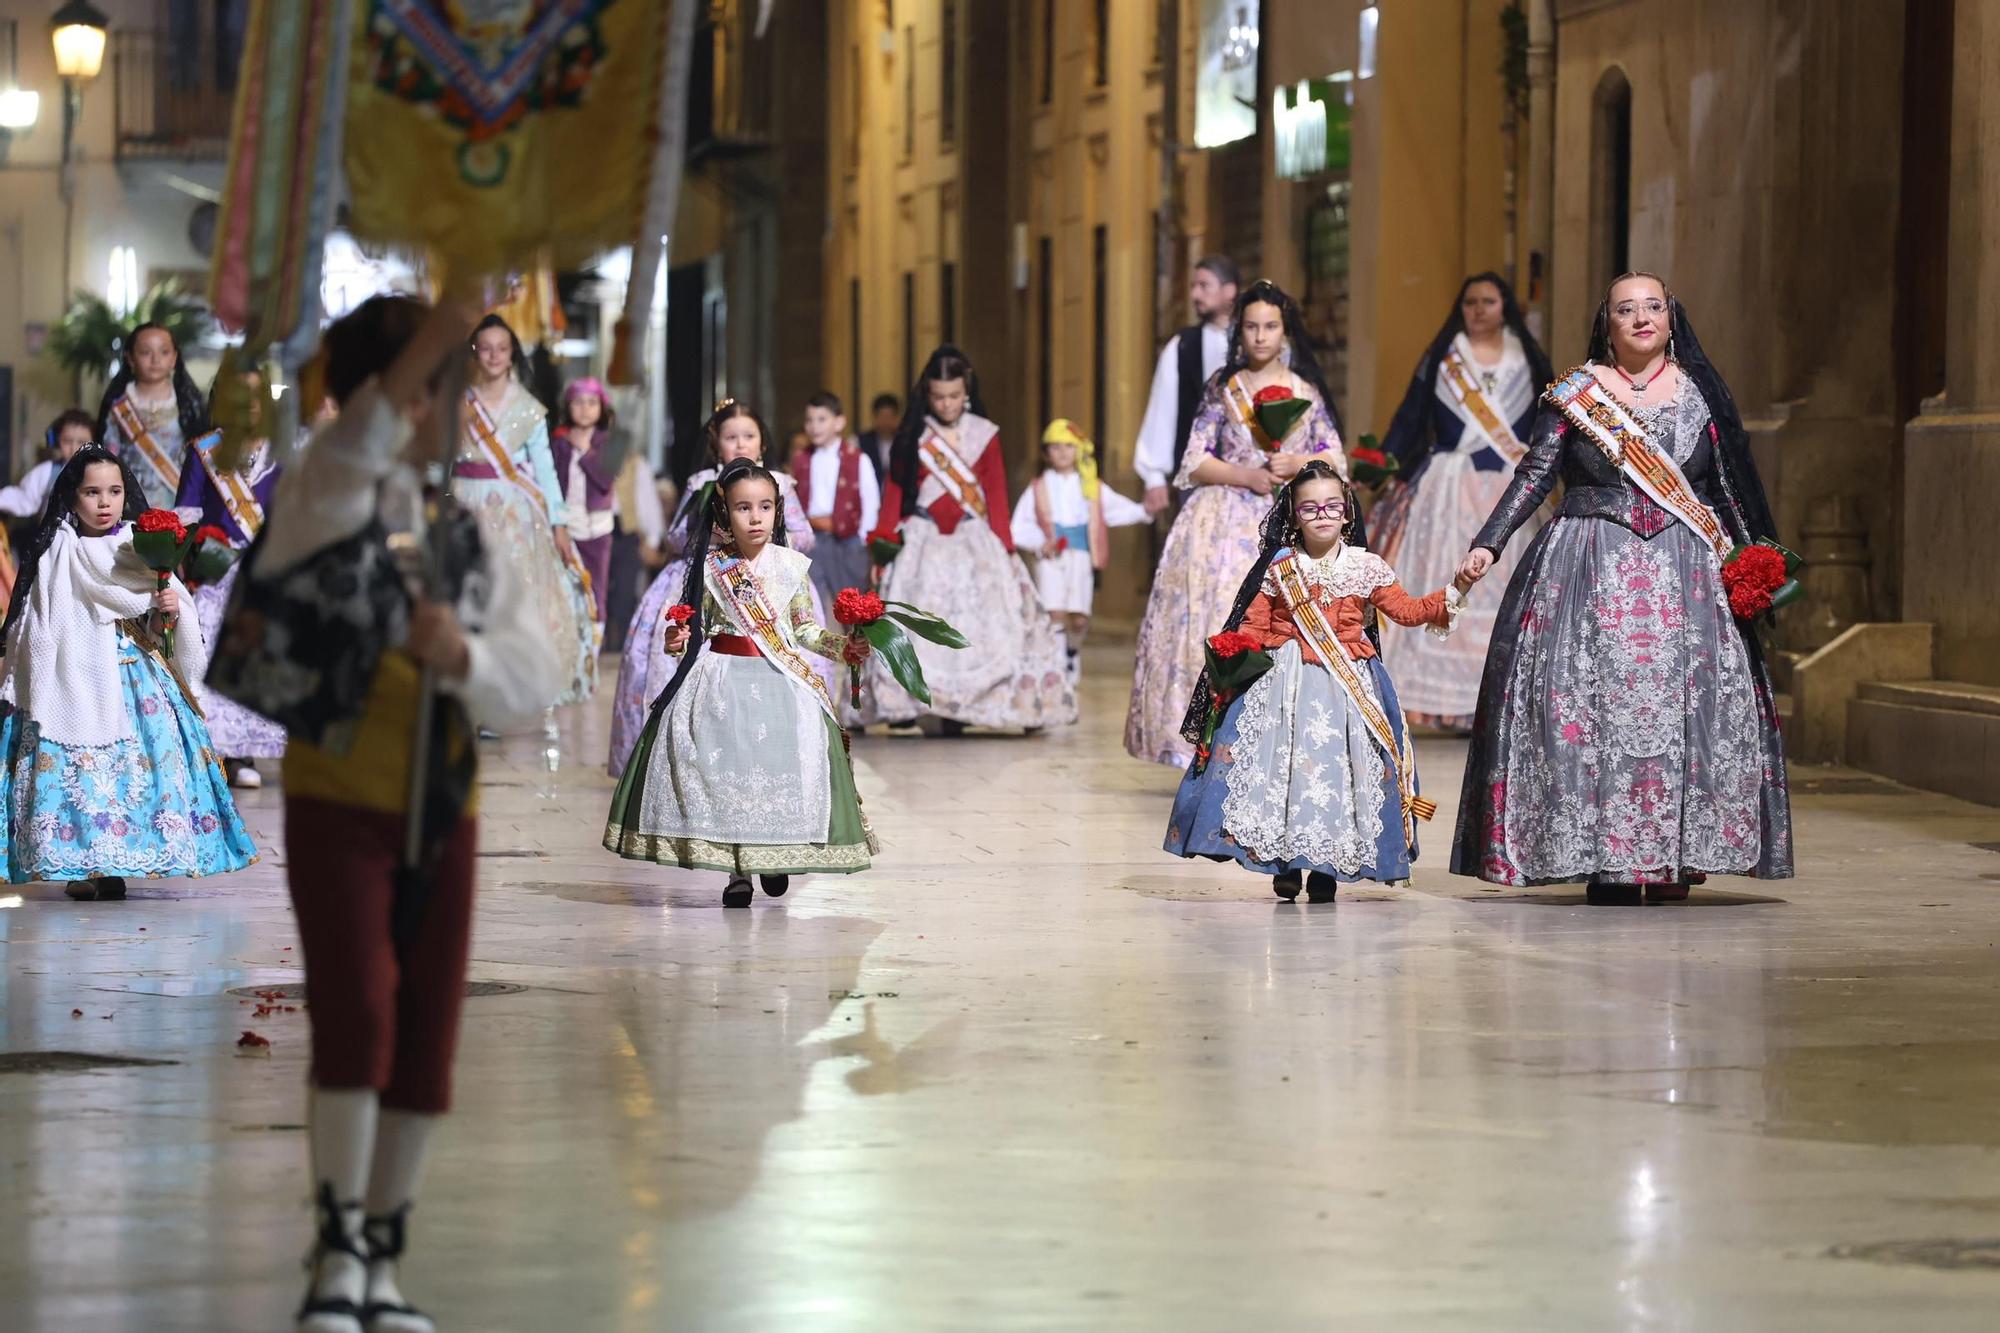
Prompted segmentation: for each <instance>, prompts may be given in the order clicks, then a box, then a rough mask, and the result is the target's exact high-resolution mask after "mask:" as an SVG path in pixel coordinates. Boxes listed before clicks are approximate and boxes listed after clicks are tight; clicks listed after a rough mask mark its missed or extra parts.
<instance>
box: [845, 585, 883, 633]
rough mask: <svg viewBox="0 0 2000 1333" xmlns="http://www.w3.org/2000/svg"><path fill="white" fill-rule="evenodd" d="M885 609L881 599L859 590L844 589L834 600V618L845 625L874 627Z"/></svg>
mask: <svg viewBox="0 0 2000 1333" xmlns="http://www.w3.org/2000/svg"><path fill="white" fill-rule="evenodd" d="M885 609H886V608H885V607H883V605H882V599H881V598H880V597H877V596H876V595H875V594H874V593H872V592H863V591H862V590H861V589H859V588H842V589H841V590H840V593H839V595H838V596H836V597H835V598H834V599H833V618H834V619H835V620H837V621H839V622H840V623H841V624H843V625H872V624H874V623H875V622H876V621H878V620H880V619H881V618H882V615H883V612H884V610H885Z"/></svg>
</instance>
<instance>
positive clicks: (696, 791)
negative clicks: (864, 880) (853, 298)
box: [604, 459, 876, 907]
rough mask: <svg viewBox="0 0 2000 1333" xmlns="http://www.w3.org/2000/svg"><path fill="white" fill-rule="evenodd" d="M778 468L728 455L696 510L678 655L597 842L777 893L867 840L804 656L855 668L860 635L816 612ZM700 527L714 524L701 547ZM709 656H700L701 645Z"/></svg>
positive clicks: (730, 895) (843, 865) (676, 626)
mask: <svg viewBox="0 0 2000 1333" xmlns="http://www.w3.org/2000/svg"><path fill="white" fill-rule="evenodd" d="M781 495H782V492H781V490H780V487H779V482H778V478H777V477H776V476H775V475H773V474H772V473H771V472H770V471H769V470H768V469H766V468H765V467H763V466H762V465H761V464H758V463H753V462H751V461H749V460H748V459H738V460H736V461H735V462H732V463H730V464H729V465H728V466H726V467H724V468H723V470H722V473H721V475H720V476H719V477H718V478H717V479H716V482H715V485H714V487H713V488H712V489H711V490H710V491H709V492H708V498H707V500H706V501H705V502H704V504H705V508H704V509H703V510H702V511H700V512H699V513H698V515H697V517H698V519H699V520H700V521H699V522H697V523H696V525H695V527H694V530H693V531H694V541H693V546H692V548H691V550H690V551H689V564H688V572H687V582H686V584H685V585H684V590H683V592H682V596H681V601H680V603H678V604H676V605H674V606H671V607H669V608H667V609H666V611H665V613H664V623H665V625H666V629H665V632H664V635H663V643H664V647H665V650H666V652H667V653H668V654H669V655H670V656H671V657H673V658H675V659H677V662H676V667H675V670H674V675H673V679H672V680H671V681H669V682H668V683H667V685H666V688H665V689H663V690H662V691H661V692H660V696H659V698H658V699H657V700H655V701H654V703H653V705H652V711H651V715H650V716H649V717H648V719H647V721H646V727H645V730H644V731H643V732H642V733H641V734H640V736H639V739H638V744H637V746H636V747H635V749H634V750H633V754H632V759H631V762H630V763H629V764H627V765H626V768H625V772H624V775H623V776H622V777H621V778H620V779H619V783H618V790H617V792H616V794H615V795H614V796H613V797H612V800H611V817H610V821H609V823H608V825H607V826H606V828H605V831H604V846H605V848H606V850H608V851H612V852H616V853H617V854H618V855H620V856H623V857H626V858H628V859H630V860H635V861H654V862H658V863H659V864H662V865H677V866H681V867H683V868H684V869H690V870H719V871H721V872H723V873H724V874H726V875H727V876H728V877H729V882H728V886H727V887H726V888H725V889H724V890H723V894H722V905H723V906H724V907H748V906H749V905H750V901H751V898H752V896H753V894H752V891H751V886H750V877H751V876H752V875H756V876H758V877H759V878H760V879H761V880H762V882H763V887H764V892H765V893H767V894H769V895H771V896H772V897H774V898H776V897H781V896H783V894H784V893H785V891H786V890H787V889H788V888H789V887H790V877H791V876H792V875H797V874H811V873H820V874H852V873H854V872H855V871H858V870H866V869H867V868H868V860H869V855H870V854H871V853H872V852H874V851H875V850H876V844H875V838H874V835H873V834H872V833H871V832H870V831H869V828H868V825H867V822H866V820H864V819H863V818H862V814H861V803H860V800H859V798H858V797H857V796H856V794H855V789H854V772H853V769H852V767H851V766H850V765H849V763H848V758H847V748H846V744H845V741H844V738H843V736H842V734H841V730H840V726H839V723H838V722H837V720H836V718H837V713H836V709H835V703H834V699H833V697H832V695H831V693H830V692H829V690H828V689H827V686H826V682H825V681H824V680H823V679H822V678H821V676H820V675H819V674H818V673H817V672H816V671H815V670H814V668H813V665H812V663H811V659H810V658H809V657H808V656H807V654H809V653H810V654H817V655H818V656H820V657H822V658H825V659H827V660H829V661H839V662H845V663H847V664H848V665H849V666H850V667H853V666H858V665H859V664H860V663H861V662H862V661H864V660H865V659H866V658H867V656H868V653H869V646H868V642H867V640H866V639H864V638H862V637H861V636H860V635H854V636H852V637H850V636H847V635H842V634H836V633H834V632H832V631H830V630H828V629H826V628H825V627H824V626H822V625H821V624H820V623H819V621H818V620H817V619H816V618H815V616H814V613H813V603H812V593H811V587H812V584H811V576H810V571H811V566H812V562H811V561H810V560H809V559H807V558H806V557H805V556H803V555H800V554H799V553H798V552H796V551H793V550H790V549H788V548H787V547H786V546H785V545H784V537H785V518H784V506H783V501H782V499H781V498H780V497H781ZM711 529H714V530H715V531H716V532H718V533H721V534H725V535H724V536H723V537H722V540H720V541H719V542H717V543H715V544H714V545H713V546H711ZM704 650H706V651H704Z"/></svg>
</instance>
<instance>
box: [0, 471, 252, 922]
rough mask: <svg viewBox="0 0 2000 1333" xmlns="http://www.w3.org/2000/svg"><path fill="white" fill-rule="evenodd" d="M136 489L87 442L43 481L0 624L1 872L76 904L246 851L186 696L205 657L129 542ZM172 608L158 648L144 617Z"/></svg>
mask: <svg viewBox="0 0 2000 1333" xmlns="http://www.w3.org/2000/svg"><path fill="white" fill-rule="evenodd" d="M144 507H145V502H144V498H143V497H142V496H141V494H140V492H139V488H138V486H137V484H136V483H135V482H134V481H133V479H132V472H131V469H130V468H129V467H128V466H126V464H125V462H124V461H123V460H122V459H121V458H120V457H119V456H118V455H117V454H114V453H112V452H111V451H110V450H109V449H106V448H104V447H103V446H102V445H98V444H91V445H86V446H85V447H84V448H82V449H80V450H78V451H77V453H76V455H75V456H74V457H72V458H71V459H70V460H69V462H68V463H67V464H65V465H64V467H63V470H62V472H61V473H60V474H59V475H58V476H57V477H56V481H55V485H54V486H53V487H52V488H51V489H50V493H49V502H48V507H47V508H46V509H45V510H44V511H43V514H42V519H41V523H40V524H39V526H38V527H37V528H36V530H35V536H34V540H33V541H32V542H31V543H30V544H29V546H28V549H27V550H26V551H25V552H23V554H22V558H21V570H20V578H19V580H18V582H17V583H16V584H15V587H14V598H13V601H12V603H11V604H10V605H9V606H8V608H7V620H6V627H5V630H4V632H0V651H3V652H4V653H5V658H4V661H0V702H4V703H6V704H8V705H10V708H9V711H8V713H7V716H6V718H5V720H4V721H0V761H4V767H3V768H0V811H4V820H3V821H0V851H4V854H5V857H6V870H7V877H8V879H9V880H11V881H12V882H14V883H16V884H25V883H29V882H32V881H36V880H54V881H61V882H63V883H64V884H65V892H67V893H68V894H69V896H70V897H72V898H75V899H78V900H80V901H85V902H88V901H91V900H93V899H96V900H103V899H118V898H123V897H124V896H125V881H126V879H127V878H133V879H168V878H175V877H181V876H188V877H193V876H200V875H219V874H223V873H225V872H228V871H231V870H241V869H242V868H243V867H245V866H247V865H249V864H250V863H251V861H253V860H255V859H256V848H255V847H253V846H252V845H251V842H250V835H249V834H248V832H246V831H245V830H244V827H243V821H242V820H241V819H239V818H238V817H237V814H236V806H235V803H234V802H233V801H232V800H231V799H230V796H229V783H228V780H227V779H226V778H225V777H224V776H223V772H222V765H221V763H220V762H219V761H218V760H217V758H216V755H215V752H214V748H213V746H212V745H211V744H210V742H209V736H208V727H207V726H206V725H205V724H204V723H203V721H202V718H201V714H200V712H199V711H198V710H197V709H196V707H195V706H194V704H193V703H192V702H191V697H192V696H191V692H190V688H189V686H190V683H191V682H193V681H197V680H200V679H201V678H202V672H203V671H204V670H205V669H206V667H207V664H208V650H207V645H206V644H205V643H204V642H203V640H202V634H201V624H200V621H199V620H198V619H197V618H196V617H195V615H194V614H193V612H194V602H193V599H192V598H190V597H189V596H188V592H187V589H185V588H183V587H182V586H181V584H180V581H179V580H178V579H172V580H169V582H168V583H167V585H166V586H165V587H161V586H160V583H159V578H158V576H157V575H156V574H154V572H153V571H152V570H151V569H149V568H147V567H146V565H145V563H144V562H143V561H141V560H140V559H139V558H138V556H137V554H136V553H135V552H134V551H133V550H132V527H131V524H132V521H133V520H135V519H136V518H137V517H138V516H139V514H140V512H141V511H142V510H143V509H144ZM169 616H177V617H178V618H177V622H176V626H175V630H174V634H173V650H172V654H171V656H169V655H168V653H167V651H166V649H165V647H164V645H163V641H162V640H163V636H162V634H161V632H160V629H159V625H160V619H161V618H162V617H169Z"/></svg>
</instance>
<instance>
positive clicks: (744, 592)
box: [703, 551, 840, 724]
mask: <svg viewBox="0 0 2000 1333" xmlns="http://www.w3.org/2000/svg"><path fill="white" fill-rule="evenodd" d="M703 581H704V583H706V585H707V587H708V592H709V595H710V596H711V597H713V598H715V600H716V601H718V602H720V603H721V604H722V605H723V606H724V607H725V608H726V609H727V610H728V612H729V618H730V619H731V620H732V621H734V622H735V624H736V626H737V628H739V629H741V630H742V631H743V632H744V633H745V634H746V635H747V636H748V637H750V638H752V639H755V640H756V641H757V646H758V647H759V648H761V649H762V650H763V653H764V656H765V657H766V658H768V659H769V660H770V662H771V664H772V665H773V666H775V667H777V668H778V670H780V671H782V672H784V673H785V674H786V675H788V676H790V677H791V678H792V679H793V680H796V681H797V682H798V683H799V684H801V685H803V686H805V687H806V689H807V690H809V691H811V693H812V697H813V698H814V700H816V701H817V702H818V704H819V706H820V707H821V708H823V709H825V710H826V715H827V716H828V717H830V718H832V719H833V720H834V722H835V723H836V724H837V723H838V722H839V721H840V717H839V715H838V714H837V713H835V712H834V710H833V700H832V699H831V698H829V697H828V696H827V692H826V682H825V681H823V680H821V679H820V678H819V673H818V672H816V671H814V670H813V668H812V663H810V662H808V661H807V660H806V655H805V652H804V651H803V650H802V649H800V648H799V647H798V645H797V644H794V643H793V642H792V641H791V640H790V639H788V638H786V637H785V632H784V630H783V629H782V628H780V626H779V620H778V614H779V613H778V611H777V609H776V608H775V607H773V606H772V605H771V599H770V596H769V595H768V594H767V593H766V592H765V590H764V583H763V580H761V579H759V578H758V577H757V573H756V571H755V570H753V569H751V568H750V566H749V565H748V564H747V563H746V562H745V561H743V560H741V559H739V558H738V557H736V556H733V555H728V554H726V553H724V552H722V551H710V552H709V553H708V572H707V574H706V575H705V576H704V579H703Z"/></svg>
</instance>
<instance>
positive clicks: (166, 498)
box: [97, 324, 208, 507]
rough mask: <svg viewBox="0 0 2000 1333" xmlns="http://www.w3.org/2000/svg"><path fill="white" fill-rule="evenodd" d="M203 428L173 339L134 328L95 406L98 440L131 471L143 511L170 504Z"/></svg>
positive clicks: (149, 327) (197, 393) (157, 330)
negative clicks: (185, 460) (188, 454)
mask: <svg viewBox="0 0 2000 1333" xmlns="http://www.w3.org/2000/svg"><path fill="white" fill-rule="evenodd" d="M207 430H208V404H207V403H206V402H205V401H203V399H202V396H201V390H199V389H197V388H195V387H194V377H193V376H192V375H189V374H188V369H187V365H186V364H185V363H184V362H183V361H182V360H181V348H180V344H179V343H177V342H175V341H174V335H173V334H171V333H169V332H168V331H167V330H166V329H164V328H162V327H161V326H160V325H158V324H141V325H139V327H137V328H135V329H133V330H132V336H131V337H129V338H127V339H126V340H125V351H124V355H123V356H122V357H121V358H120V359H119V362H118V373H117V374H116V375H113V376H112V377H111V383H109V384H108V385H106V386H105V388H104V398H103V400H102V401H101V402H100V403H99V404H98V407H97V438H98V439H99V440H101V441H102V442H103V443H104V445H105V446H106V447H107V448H109V449H111V450H112V451H114V452H115V453H117V454H118V456H119V457H121V458H123V459H124V460H125V464H126V466H127V467H129V468H131V469H132V479H133V480H134V481H135V482H137V483H138V485H139V490H140V492H141V499H142V507H143V506H148V505H157V506H166V505H170V504H172V503H173V498H174V496H175V495H177V494H179V493H180V489H181V459H182V456H183V455H184V454H186V452H187V447H188V445H189V444H190V443H191V442H192V441H193V440H195V438H196V437H198V436H200V435H202V434H203V433H204V432H206V431H207Z"/></svg>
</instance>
